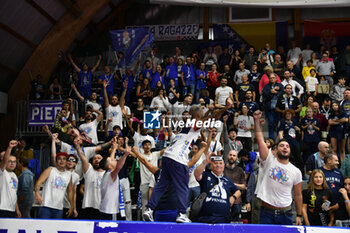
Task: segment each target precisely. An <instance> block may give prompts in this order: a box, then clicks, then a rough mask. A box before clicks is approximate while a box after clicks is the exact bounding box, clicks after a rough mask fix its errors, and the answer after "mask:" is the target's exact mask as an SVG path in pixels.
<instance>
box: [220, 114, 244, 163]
mask: <svg viewBox="0 0 350 233" xmlns="http://www.w3.org/2000/svg"><path fill="white" fill-rule="evenodd" d="M228 118H229V116H228V115H226V116H224V117H223V120H224V127H223V131H222V136H223V141H224V160H225V161H227V155H228V153H229V152H230V151H231V150H235V151H237V153H239V151H240V150H242V149H243V145H242V143H241V142H240V141H239V140H237V132H236V130H235V129H234V128H229V129H228V126H227V120H228Z"/></svg>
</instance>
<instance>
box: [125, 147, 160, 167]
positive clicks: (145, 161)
mask: <svg viewBox="0 0 350 233" xmlns="http://www.w3.org/2000/svg"><path fill="white" fill-rule="evenodd" d="M131 155H132V156H133V157H135V158H137V159H138V160H139V161H140V162H141V163H142V164H143V165H145V166H146V168H147V169H148V170H149V171H150V172H152V174H154V173H156V171H158V170H159V168H158V167H156V166H153V165H152V164H151V163H150V162H148V160H147V159H145V158H144V157H143V156H142V155H141V154H140V153H139V152H138V151H137V147H136V146H133V147H132V149H131Z"/></svg>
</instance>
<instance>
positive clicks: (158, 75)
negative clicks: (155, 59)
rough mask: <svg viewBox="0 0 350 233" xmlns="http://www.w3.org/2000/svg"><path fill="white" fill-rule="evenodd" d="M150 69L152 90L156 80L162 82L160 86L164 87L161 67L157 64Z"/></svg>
mask: <svg viewBox="0 0 350 233" xmlns="http://www.w3.org/2000/svg"><path fill="white" fill-rule="evenodd" d="M152 71H153V72H152V78H151V89H152V90H153V91H154V90H155V88H156V86H157V83H158V82H160V83H161V84H162V85H161V86H162V87H163V88H165V86H166V83H165V80H164V75H163V74H162V73H163V71H162V67H161V66H160V65H157V66H156V67H155V68H154V69H153V70H152Z"/></svg>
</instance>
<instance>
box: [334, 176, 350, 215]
mask: <svg viewBox="0 0 350 233" xmlns="http://www.w3.org/2000/svg"><path fill="white" fill-rule="evenodd" d="M339 192H340V193H341V195H340V197H339V199H338V203H337V204H336V206H335V208H334V211H335V219H336V220H349V219H350V200H349V198H350V177H345V179H344V188H341V189H339Z"/></svg>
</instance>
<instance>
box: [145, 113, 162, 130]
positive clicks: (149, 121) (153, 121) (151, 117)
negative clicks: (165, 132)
mask: <svg viewBox="0 0 350 233" xmlns="http://www.w3.org/2000/svg"><path fill="white" fill-rule="evenodd" d="M161 115H162V114H161V113H160V112H159V111H158V110H157V111H156V112H143V128H145V129H160V116H161Z"/></svg>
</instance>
